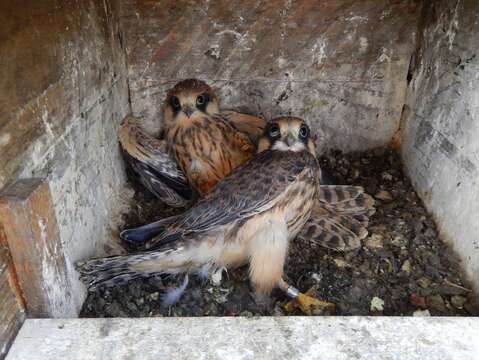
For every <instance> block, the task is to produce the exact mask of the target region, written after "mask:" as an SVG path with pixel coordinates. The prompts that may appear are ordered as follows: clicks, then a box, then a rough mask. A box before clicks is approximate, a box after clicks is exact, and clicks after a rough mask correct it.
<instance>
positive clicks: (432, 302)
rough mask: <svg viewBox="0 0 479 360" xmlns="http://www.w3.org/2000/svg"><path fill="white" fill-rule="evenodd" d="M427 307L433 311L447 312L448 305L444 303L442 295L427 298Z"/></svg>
mask: <svg viewBox="0 0 479 360" xmlns="http://www.w3.org/2000/svg"><path fill="white" fill-rule="evenodd" d="M426 302H427V306H429V307H430V308H431V309H434V310H437V311H440V312H446V310H447V309H446V304H445V303H444V299H443V298H442V296H441V295H430V296H428V297H427V298H426Z"/></svg>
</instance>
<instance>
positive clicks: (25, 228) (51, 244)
mask: <svg viewBox="0 0 479 360" xmlns="http://www.w3.org/2000/svg"><path fill="white" fill-rule="evenodd" d="M0 222H1V225H2V227H3V230H4V238H5V242H6V243H7V244H8V247H9V249H10V253H11V256H12V259H13V264H14V267H15V270H16V275H17V277H18V283H19V285H20V288H21V291H22V293H23V297H24V299H25V307H26V310H27V314H28V315H29V316H31V317H55V316H61V315H62V313H63V310H64V308H65V306H66V304H67V302H68V301H67V297H68V296H69V295H68V289H69V288H70V287H69V286H68V280H67V277H66V271H65V258H64V252H63V246H62V243H61V241H60V237H59V231H58V225H57V222H56V217H55V212H54V208H53V204H52V199H51V194H50V188H49V186H48V183H47V182H46V181H44V180H42V179H25V180H19V181H17V182H16V183H14V184H12V185H11V186H9V187H7V188H6V189H5V190H3V191H2V193H1V194H0Z"/></svg>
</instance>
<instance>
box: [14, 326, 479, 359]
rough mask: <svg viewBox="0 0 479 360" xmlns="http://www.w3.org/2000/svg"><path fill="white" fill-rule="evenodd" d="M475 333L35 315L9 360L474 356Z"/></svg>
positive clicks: (471, 329) (472, 329)
mask: <svg viewBox="0 0 479 360" xmlns="http://www.w3.org/2000/svg"><path fill="white" fill-rule="evenodd" d="M478 337H479V319H477V318H455V319H452V318H383V317H346V318H345V317H316V318H315V317H309V318H306V317H290V318H284V317H278V318H274V317H268V318H265V317H263V318H227V317H224V318H169V319H75V320H74V319H72V320H61V319H59V320H35V319H32V320H27V321H26V322H25V324H24V325H23V327H22V329H21V330H20V333H19V335H18V337H17V339H16V340H15V343H14V344H13V346H12V348H11V350H10V353H9V354H8V356H7V360H24V359H29V360H57V359H58V360H63V359H69V360H80V359H85V360H86V359H88V360H94V359H102V360H107V359H115V360H117V359H141V360H149V359H152V360H153V359H155V360H156V359H322V360H327V359H335V360H338V359H368V360H374V359H408V360H414V359H430V360H436V359H437V360H439V359H441V360H448V359H451V360H452V359H458V360H468V359H471V360H472V359H477V354H479V342H477V338H478Z"/></svg>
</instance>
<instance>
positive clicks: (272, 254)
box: [77, 117, 328, 312]
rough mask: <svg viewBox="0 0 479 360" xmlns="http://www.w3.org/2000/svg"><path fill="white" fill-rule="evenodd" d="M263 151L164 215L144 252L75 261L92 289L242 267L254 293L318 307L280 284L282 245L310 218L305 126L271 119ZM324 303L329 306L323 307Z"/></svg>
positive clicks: (314, 185) (313, 173)
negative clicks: (183, 207)
mask: <svg viewBox="0 0 479 360" xmlns="http://www.w3.org/2000/svg"><path fill="white" fill-rule="evenodd" d="M265 137H266V138H267V139H268V143H269V144H270V145H269V147H268V148H267V149H266V150H264V151H262V152H261V153H260V154H258V155H257V156H256V157H254V158H253V159H251V160H249V161H247V162H246V163H244V164H243V165H241V166H240V167H238V168H236V169H235V170H233V172H232V173H230V174H229V175H227V176H226V177H225V178H224V179H223V180H221V181H220V182H219V183H218V184H217V186H215V187H214V188H213V189H212V190H211V192H209V193H208V194H207V195H206V196H205V197H204V198H202V199H201V200H199V202H198V203H196V205H194V206H193V207H192V208H190V209H189V210H187V211H186V212H185V213H183V214H181V215H178V216H175V217H173V218H171V219H170V220H169V221H166V222H165V223H168V225H167V228H166V229H165V230H164V231H163V232H161V233H158V234H156V236H154V237H153V238H152V239H151V240H150V241H149V242H148V245H147V250H145V251H142V252H138V253H135V254H131V255H121V256H113V257H106V258H98V259H92V260H88V261H85V262H82V263H78V264H77V270H78V271H79V272H80V274H81V279H82V280H83V281H84V282H85V283H86V284H87V286H88V287H89V288H90V289H92V288H95V287H97V286H99V285H101V284H107V285H115V284H118V283H122V282H124V281H127V280H131V279H135V278H140V277H150V276H153V275H155V274H179V273H196V272H199V271H200V270H202V269H203V270H204V269H207V270H209V271H212V270H215V269H217V268H221V267H225V268H234V267H238V266H242V265H244V264H249V276H250V281H251V283H252V285H253V287H254V289H255V292H256V293H257V294H269V293H270V292H271V290H272V289H273V288H274V287H275V286H277V287H279V288H281V289H282V290H283V291H285V292H286V294H287V295H288V296H290V297H292V298H295V299H296V300H297V302H298V303H299V304H300V306H301V307H302V309H303V311H305V312H308V311H309V310H310V308H311V306H312V305H318V304H323V305H324V304H325V302H321V301H319V300H316V299H314V298H310V297H308V296H306V295H304V294H301V293H299V292H298V291H297V290H296V289H294V288H292V287H291V286H289V285H288V284H287V283H286V282H285V281H284V279H283V266H284V263H285V259H286V256H287V252H288V246H289V242H290V241H291V240H292V239H294V238H295V237H296V235H297V234H298V232H299V231H300V229H301V228H302V227H303V225H304V224H305V223H306V221H307V220H308V218H309V217H310V213H311V210H312V208H313V205H314V202H315V198H316V195H317V191H318V182H319V177H318V174H319V171H318V170H319V166H318V162H317V160H316V157H315V152H314V144H313V142H312V141H311V137H310V130H309V127H308V126H307V125H306V124H305V123H304V122H303V121H302V120H301V119H298V118H290V117H287V118H278V119H275V120H273V121H272V122H271V123H269V124H268V126H267V128H266V130H265ZM326 304H328V303H326Z"/></svg>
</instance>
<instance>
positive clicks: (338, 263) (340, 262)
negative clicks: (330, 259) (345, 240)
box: [334, 257, 348, 268]
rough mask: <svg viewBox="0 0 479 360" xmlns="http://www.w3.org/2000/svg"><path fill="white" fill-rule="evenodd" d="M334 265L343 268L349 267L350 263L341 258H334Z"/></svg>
mask: <svg viewBox="0 0 479 360" xmlns="http://www.w3.org/2000/svg"><path fill="white" fill-rule="evenodd" d="M334 263H335V264H336V266H337V267H338V268H343V267H346V266H347V265H348V263H347V262H346V261H345V260H344V259H343V258H340V257H337V258H334Z"/></svg>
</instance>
